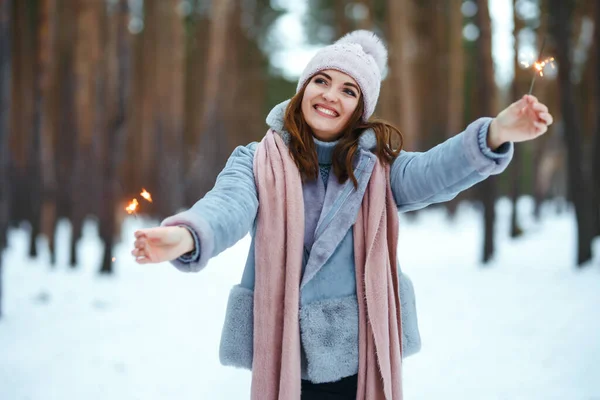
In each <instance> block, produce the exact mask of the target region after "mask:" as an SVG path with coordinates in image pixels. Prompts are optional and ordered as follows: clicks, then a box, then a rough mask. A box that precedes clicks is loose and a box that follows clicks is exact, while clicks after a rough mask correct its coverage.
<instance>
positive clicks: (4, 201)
mask: <svg viewBox="0 0 600 400" xmlns="http://www.w3.org/2000/svg"><path fill="white" fill-rule="evenodd" d="M12 7H13V1H12V0H2V1H0V263H1V262H2V260H1V258H2V250H3V249H4V248H5V247H6V245H7V230H8V220H9V215H10V199H11V185H10V183H9V179H10V176H9V165H10V158H11V156H10V152H9V149H8V138H9V119H8V117H9V114H10V111H11V110H10V107H11V100H10V76H11V55H12V51H11V32H12V28H11V18H10V17H11V14H12ZM1 276H2V273H1V271H0V278H1ZM1 290H2V285H1V284H0V292H1ZM0 306H1V296H0Z"/></svg>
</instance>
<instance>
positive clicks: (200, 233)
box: [160, 210, 215, 272]
mask: <svg viewBox="0 0 600 400" xmlns="http://www.w3.org/2000/svg"><path fill="white" fill-rule="evenodd" d="M160 225H161V226H184V227H186V228H187V229H189V230H190V232H191V233H192V237H193V238H194V244H195V248H196V250H195V251H194V252H193V253H191V254H184V255H183V256H181V257H179V258H177V259H175V260H172V261H171V264H173V266H175V267H176V268H177V269H179V270H180V271H183V272H198V271H200V270H202V269H203V268H204V267H205V266H206V264H207V263H208V260H209V259H210V258H211V257H212V255H213V252H214V247H215V245H214V238H213V233H212V229H211V228H210V225H209V224H208V223H207V222H206V221H205V220H204V219H202V218H200V217H199V216H198V215H197V214H196V213H194V212H193V211H191V210H187V211H184V212H181V213H179V214H175V215H173V216H171V217H169V218H167V219H165V220H164V221H163V222H162V223H161V224H160Z"/></svg>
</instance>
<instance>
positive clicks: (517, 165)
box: [510, 0, 523, 238]
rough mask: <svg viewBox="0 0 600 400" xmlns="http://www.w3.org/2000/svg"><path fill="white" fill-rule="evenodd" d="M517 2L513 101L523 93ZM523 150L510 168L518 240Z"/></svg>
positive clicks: (512, 229)
mask: <svg viewBox="0 0 600 400" xmlns="http://www.w3.org/2000/svg"><path fill="white" fill-rule="evenodd" d="M517 14H518V13H517V0H513V26H514V31H513V37H514V51H515V56H514V58H513V68H514V70H515V75H514V78H513V81H512V85H511V101H516V100H517V99H518V98H519V97H521V91H520V87H519V75H520V74H519V70H520V68H519V31H520V30H521V25H522V24H521V20H520V19H519V18H518V15H517ZM521 150H522V149H515V153H514V155H513V160H512V162H511V166H510V179H511V182H510V183H511V185H510V198H511V203H512V210H511V214H510V237H512V238H516V237H518V236H521V234H522V233H523V229H522V228H521V227H520V226H519V219H518V210H517V202H518V200H519V197H520V196H521V173H522V170H523V155H522V151H521Z"/></svg>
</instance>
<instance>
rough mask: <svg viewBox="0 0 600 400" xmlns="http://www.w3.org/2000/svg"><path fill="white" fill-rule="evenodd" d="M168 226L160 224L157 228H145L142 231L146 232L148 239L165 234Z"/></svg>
mask: <svg viewBox="0 0 600 400" xmlns="http://www.w3.org/2000/svg"><path fill="white" fill-rule="evenodd" d="M166 228H167V227H164V226H159V227H156V228H147V229H143V230H141V231H142V232H143V233H144V235H146V237H147V238H148V239H158V238H162V237H163V236H164V234H165V230H166Z"/></svg>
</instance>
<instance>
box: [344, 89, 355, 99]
mask: <svg viewBox="0 0 600 400" xmlns="http://www.w3.org/2000/svg"><path fill="white" fill-rule="evenodd" d="M344 93H346V94H347V95H350V96H352V97H356V93H354V90H352V89H344Z"/></svg>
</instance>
